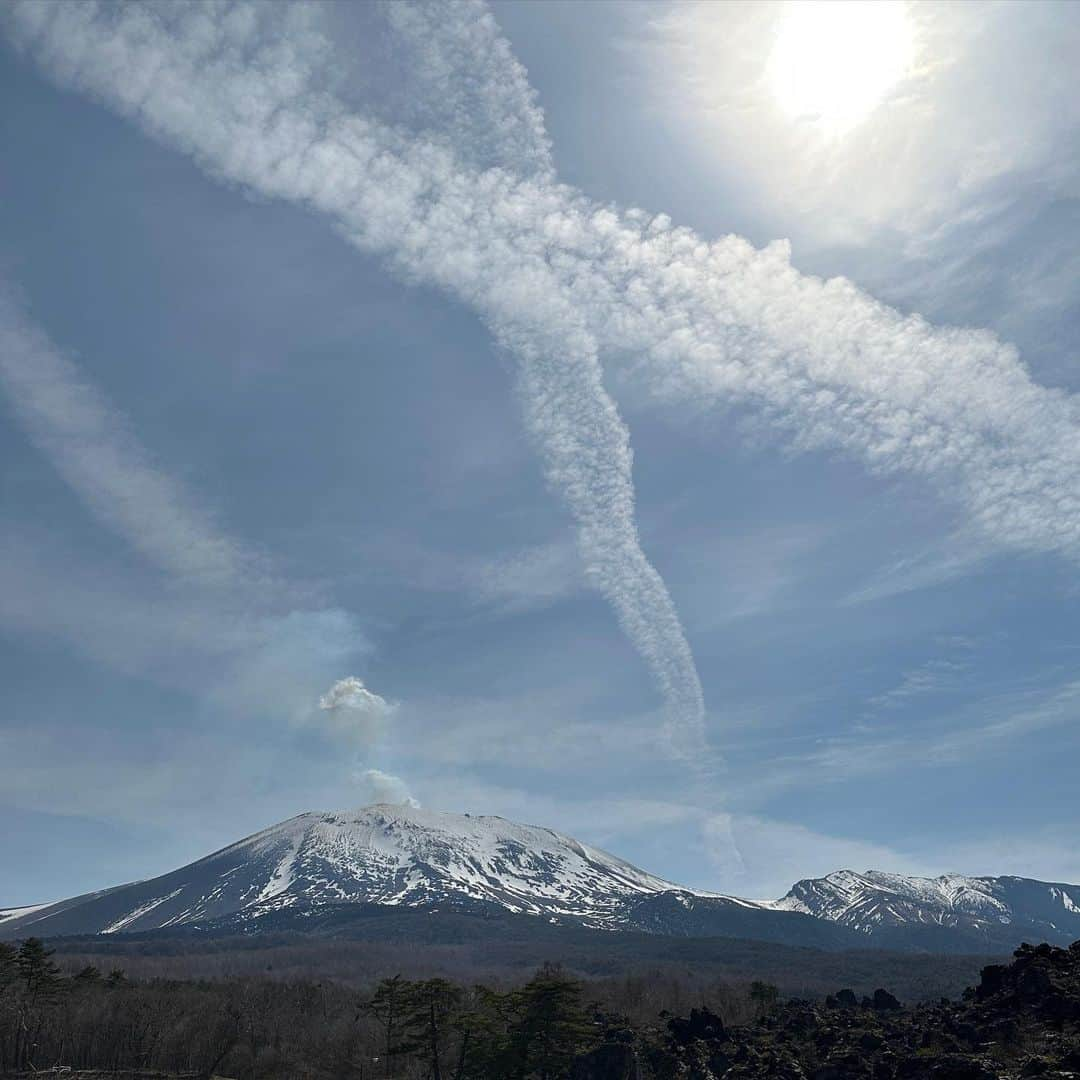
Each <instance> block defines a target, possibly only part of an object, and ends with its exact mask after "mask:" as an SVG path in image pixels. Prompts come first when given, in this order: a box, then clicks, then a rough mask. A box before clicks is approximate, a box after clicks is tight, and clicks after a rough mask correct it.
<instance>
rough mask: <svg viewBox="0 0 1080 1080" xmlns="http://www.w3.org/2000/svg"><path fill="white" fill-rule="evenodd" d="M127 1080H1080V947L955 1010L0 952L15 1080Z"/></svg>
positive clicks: (661, 979) (870, 1000) (945, 1002)
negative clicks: (66, 961)
mask: <svg viewBox="0 0 1080 1080" xmlns="http://www.w3.org/2000/svg"><path fill="white" fill-rule="evenodd" d="M43 1072H54V1073H61V1074H65V1075H69V1076H72V1077H85V1078H87V1080H89V1078H90V1077H99V1076H104V1075H110V1076H114V1077H119V1076H124V1077H127V1078H129V1080H136V1078H138V1080H151V1078H156V1077H183V1078H188V1080H200V1078H203V1080H208V1078H210V1077H215V1076H216V1077H229V1078H235V1080H285V1078H294V1077H295V1078H301V1077H303V1078H307V1080H338V1078H340V1080H346V1078H349V1080H376V1078H383V1080H677V1078H685V1080H721V1078H722V1080H766V1078H771V1080H1013V1078H1017V1080H1019V1078H1022V1077H1032V1076H1047V1077H1062V1078H1064V1077H1069V1076H1074V1075H1076V1074H1077V1073H1080V942H1076V943H1074V945H1072V946H1071V947H1070V948H1069V949H1062V948H1058V947H1054V946H1050V945H1039V946H1037V947H1034V946H1030V945H1023V946H1021V948H1020V949H1018V950H1017V952H1016V953H1015V954H1014V958H1013V960H1012V962H1011V963H1009V964H992V965H987V966H986V967H985V968H984V969H983V970H982V972H981V974H980V978H979V982H978V985H977V986H974V987H971V988H969V989H968V990H967V991H965V993H964V994H963V995H962V997H961V999H960V1000H958V1001H951V1000H949V999H946V998H942V999H939V1000H938V1001H936V1002H918V1003H913V1004H910V1005H904V1004H903V1003H902V1002H901V1001H900V1000H898V999H897V998H896V997H895V996H894V995H893V994H892V993H891V992H890V991H889V990H887V989H885V988H883V987H878V988H877V989H876V990H875V991H874V992H873V993H872V994H866V995H863V996H862V998H861V999H860V997H859V995H857V994H856V993H855V992H854V991H853V990H852V989H851V988H849V987H848V988H838V989H837V991H836V992H835V993H832V994H829V995H826V996H825V997H824V998H823V999H817V1000H809V999H802V998H795V997H785V996H784V995H783V994H782V993H781V991H780V990H779V988H778V987H777V986H775V985H774V984H772V983H769V982H765V981H763V980H756V981H752V982H751V983H749V984H748V985H745V986H732V985H726V984H723V983H716V984H714V985H712V986H705V985H698V986H696V987H695V988H694V989H693V990H689V989H688V988H687V987H686V986H685V985H683V984H681V983H680V982H679V980H678V979H676V978H673V977H672V976H671V975H670V974H668V975H664V974H663V973H661V972H654V973H652V974H643V975H642V974H639V975H625V976H622V977H618V978H608V979H599V980H583V979H581V978H579V977H577V976H576V975H575V974H573V973H571V972H568V971H567V970H565V969H563V968H561V967H559V966H556V965H550V964H549V965H544V966H542V967H540V968H539V969H538V970H536V971H534V972H533V973H531V974H530V975H529V976H528V977H527V978H524V979H522V980H521V981H519V982H518V983H516V984H513V985H500V986H490V985H484V984H477V983H472V984H467V983H462V982H454V981H451V980H449V979H446V978H442V977H439V976H434V977H427V978H406V977H405V976H404V975H401V974H396V975H392V976H387V977H383V978H381V979H379V980H378V981H376V982H374V983H373V984H371V985H370V986H366V987H357V986H353V985H349V984H347V983H342V982H338V981H335V980H332V979H325V978H324V979H312V978H309V979H291V978H288V979H282V978H271V977H267V976H261V977H248V978H226V979H205V978H204V979H185V980H180V979H166V978H151V979H148V980H142V979H133V978H131V977H130V976H129V975H128V974H126V973H125V972H124V971H123V970H122V969H120V968H112V969H110V970H102V969H101V968H99V967H97V966H95V965H93V964H87V965H84V966H82V967H79V968H78V969H77V970H72V971H65V970H64V969H63V968H62V967H61V965H60V964H59V963H58V962H57V954H56V953H55V952H54V951H53V950H52V949H51V948H49V947H48V945H47V944H46V943H44V942H42V941H40V940H38V939H36V938H28V939H26V940H24V941H22V942H19V943H10V944H7V943H0V1075H4V1076H17V1077H29V1076H32V1075H38V1074H40V1073H43Z"/></svg>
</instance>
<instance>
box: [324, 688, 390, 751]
mask: <svg viewBox="0 0 1080 1080" xmlns="http://www.w3.org/2000/svg"><path fill="white" fill-rule="evenodd" d="M397 708H398V706H397V704H396V703H395V702H391V701H387V700H386V698H384V697H380V695H378V694H376V693H375V692H374V691H372V690H369V689H368V688H367V687H366V686H365V685H364V684H363V682H362V681H361V680H360V679H358V678H357V677H356V676H355V675H350V676H348V677H347V678H345V679H339V680H338V681H337V682H336V683H334V685H333V686H331V687H330V689H329V690H327V691H326V693H325V694H323V695H322V696H321V697H320V698H319V709H318V713H317V715H316V717H315V719H316V720H317V721H318V724H319V726H320V727H321V728H322V729H323V730H325V731H328V732H330V733H331V734H334V735H339V736H343V737H344V738H346V739H349V740H353V741H356V742H358V743H360V744H361V745H363V746H367V747H373V746H374V745H376V744H377V743H378V742H379V741H380V740H381V738H382V736H383V734H384V731H385V725H386V721H387V720H389V719H390V717H391V716H393V715H394V713H395V712H396V711H397Z"/></svg>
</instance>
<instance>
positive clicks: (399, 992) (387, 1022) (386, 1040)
mask: <svg viewBox="0 0 1080 1080" xmlns="http://www.w3.org/2000/svg"><path fill="white" fill-rule="evenodd" d="M411 990H412V983H410V982H409V981H408V980H407V979H403V978H402V977H401V976H400V975H395V976H394V977H393V978H391V979H383V980H382V982H380V983H379V985H378V986H377V987H375V993H374V994H372V995H371V997H370V998H368V999H367V1000H366V1001H362V1002H361V1003H360V1008H361V1011H362V1012H365V1013H367V1014H368V1015H369V1016H371V1017H373V1018H374V1019H375V1021H376V1023H378V1024H379V1026H380V1027H381V1028H382V1030H383V1045H384V1048H385V1054H384V1055H383V1063H384V1069H383V1071H384V1074H385V1075H386V1076H389V1075H390V1066H391V1062H392V1061H393V1058H394V1056H395V1055H396V1054H399V1053H400V1052H401V1048H400V1046H399V1045H398V1043H399V1040H400V1037H401V1031H402V1022H403V1020H404V1017H405V1013H406V1010H407V1009H408V1007H409V999H410V996H411Z"/></svg>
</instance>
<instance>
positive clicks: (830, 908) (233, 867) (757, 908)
mask: <svg viewBox="0 0 1080 1080" xmlns="http://www.w3.org/2000/svg"><path fill="white" fill-rule="evenodd" d="M387 907H399V908H405V907H407V908H419V909H422V910H424V911H427V912H433V911H440V912H444V913H447V914H449V913H451V912H453V913H459V914H460V913H462V912H464V913H469V912H483V913H485V914H487V913H491V912H493V911H497V910H502V911H506V912H512V913H515V914H519V915H533V916H538V917H540V918H543V919H545V920H547V921H549V922H557V923H564V924H570V925H578V926H587V927H596V928H603V929H608V930H636V931H643V932H647V933H653V934H663V935H669V936H684V937H734V938H744V939H755V940H762V941H775V942H782V943H785V944H799V945H806V946H813V947H817V948H828V949H832V948H837V949H844V948H854V947H865V946H866V945H867V944H868V942H867V938H871V939H872V944H873V945H874V946H875V947H881V948H899V949H912V948H914V949H920V950H926V949H929V950H932V951H939V952H965V951H968V952H970V951H983V952H990V951H1007V950H1009V949H1012V948H1015V946H1016V945H1018V944H1019V943H1020V942H1021V941H1022V940H1049V941H1052V942H1054V943H1055V944H1063V943H1067V942H1068V941H1070V940H1072V938H1075V937H1080V886H1075V885H1058V884H1052V883H1047V882H1040V881H1031V880H1028V879H1025V878H1015V877H999V878H993V877H961V876H957V875H947V876H944V877H939V878H918V877H905V876H902V875H899V874H885V873H881V872H879V871H868V872H866V873H864V874H856V873H853V872H852V871H850V870H840V871H837V872H836V873H833V874H830V875H828V876H827V877H824V878H817V879H807V880H805V881H800V882H798V883H797V884H796V885H795V886H794V887H793V888H792V889H791V891H790V892H789V893H788V894H787V896H785V897H783V898H782V899H780V900H775V901H762V902H758V901H750V900H740V899H737V898H735V897H730V896H723V895H720V894H709V893H702V892H694V891H692V890H689V889H685V888H681V887H680V886H678V885H674V884H672V883H671V882H669V881H665V880H664V879H662V878H658V877H655V876H654V875H652V874H648V873H646V872H645V871H644V870H639V869H638V868H637V867H635V866H632V865H631V864H630V863H628V862H625V861H624V860H622V859H619V858H616V857H615V856H614V855H609V854H608V853H607V852H604V851H601V850H599V849H598V848H594V847H590V846H588V845H587V844H582V843H579V842H578V841H577V840H574V839H572V838H571V837H569V836H564V835H562V834H561V833H557V832H553V831H552V830H550V829H544V828H539V827H536V826H531V825H518V824H515V823H514V822H511V821H506V820H504V819H503V818H498V817H474V816H470V815H468V814H445V813H438V812H435V811H431V810H422V809H419V808H415V807H410V806H390V805H376V806H369V807H366V808H364V809H362V810H356V811H348V812H343V813H310V814H301V815H300V816H299V817H295V818H291V819H290V820H288V821H284V822H282V823H280V824H278V825H274V826H272V827H271V828H269V829H264V830H263V831H262V832H259V833H255V834H254V835H253V836H249V837H247V838H246V839H244V840H240V841H239V842H237V843H235V844H230V845H229V846H228V847H226V848H222V849H221V850H220V851H217V852H215V853H214V854H212V855H208V856H207V857H206V858H204V859H200V860H199V861H198V862H194V863H191V864H190V865H189V866H185V867H181V868H180V869H179V870H174V871H172V872H171V873H168V874H163V875H162V876H161V877H157V878H153V879H151V880H149V881H139V882H134V883H132V884H129V885H121V886H118V887H116V888H113V889H107V890H105V891H103V892H97V893H89V894H87V895H85V896H77V897H74V898H72V899H70V900H64V901H61V902H59V903H56V904H48V905H41V906H38V907H30V908H19V909H15V908H9V909H2V910H0V938H17V937H25V936H27V935H29V934H34V935H38V936H48V937H55V936H60V935H64V934H118V933H137V932H142V931H151V930H163V929H169V928H181V927H185V928H191V929H197V930H214V931H218V932H226V933H235V932H252V931H256V930H260V929H269V928H276V929H285V930H289V929H294V930H295V929H302V928H305V927H310V926H313V925H316V924H318V923H320V922H321V923H322V924H324V925H325V924H326V923H327V921H328V920H329V921H330V922H334V923H335V925H341V924H343V923H347V922H348V921H349V920H351V919H355V918H357V917H361V918H363V917H366V916H365V915H364V912H365V911H375V912H378V911H379V910H383V909H385V908H387ZM455 917H456V916H455Z"/></svg>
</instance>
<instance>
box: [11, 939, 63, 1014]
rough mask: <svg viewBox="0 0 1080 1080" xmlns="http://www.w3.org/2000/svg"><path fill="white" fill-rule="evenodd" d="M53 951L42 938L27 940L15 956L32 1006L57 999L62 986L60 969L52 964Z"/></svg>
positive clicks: (24, 989) (19, 975)
mask: <svg viewBox="0 0 1080 1080" xmlns="http://www.w3.org/2000/svg"><path fill="white" fill-rule="evenodd" d="M52 955H53V950H51V949H46V948H45V944H44V942H43V941H42V940H41V939H40V938H34V937H31V938H27V939H26V940H25V941H24V942H23V943H22V945H20V946H19V951H18V952H17V953H16V954H15V967H16V969H17V971H18V978H19V981H20V982H21V983H22V987H23V991H24V993H25V995H26V997H27V999H28V1000H29V1003H30V1004H33V1003H34V1002H36V1001H38V1000H45V999H48V998H52V997H55V996H56V994H57V993H58V992H59V990H60V987H61V985H62V982H63V980H62V977H61V975H60V969H59V968H58V967H57V966H56V965H55V964H54V963H53V962H52V960H51V957H52Z"/></svg>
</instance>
